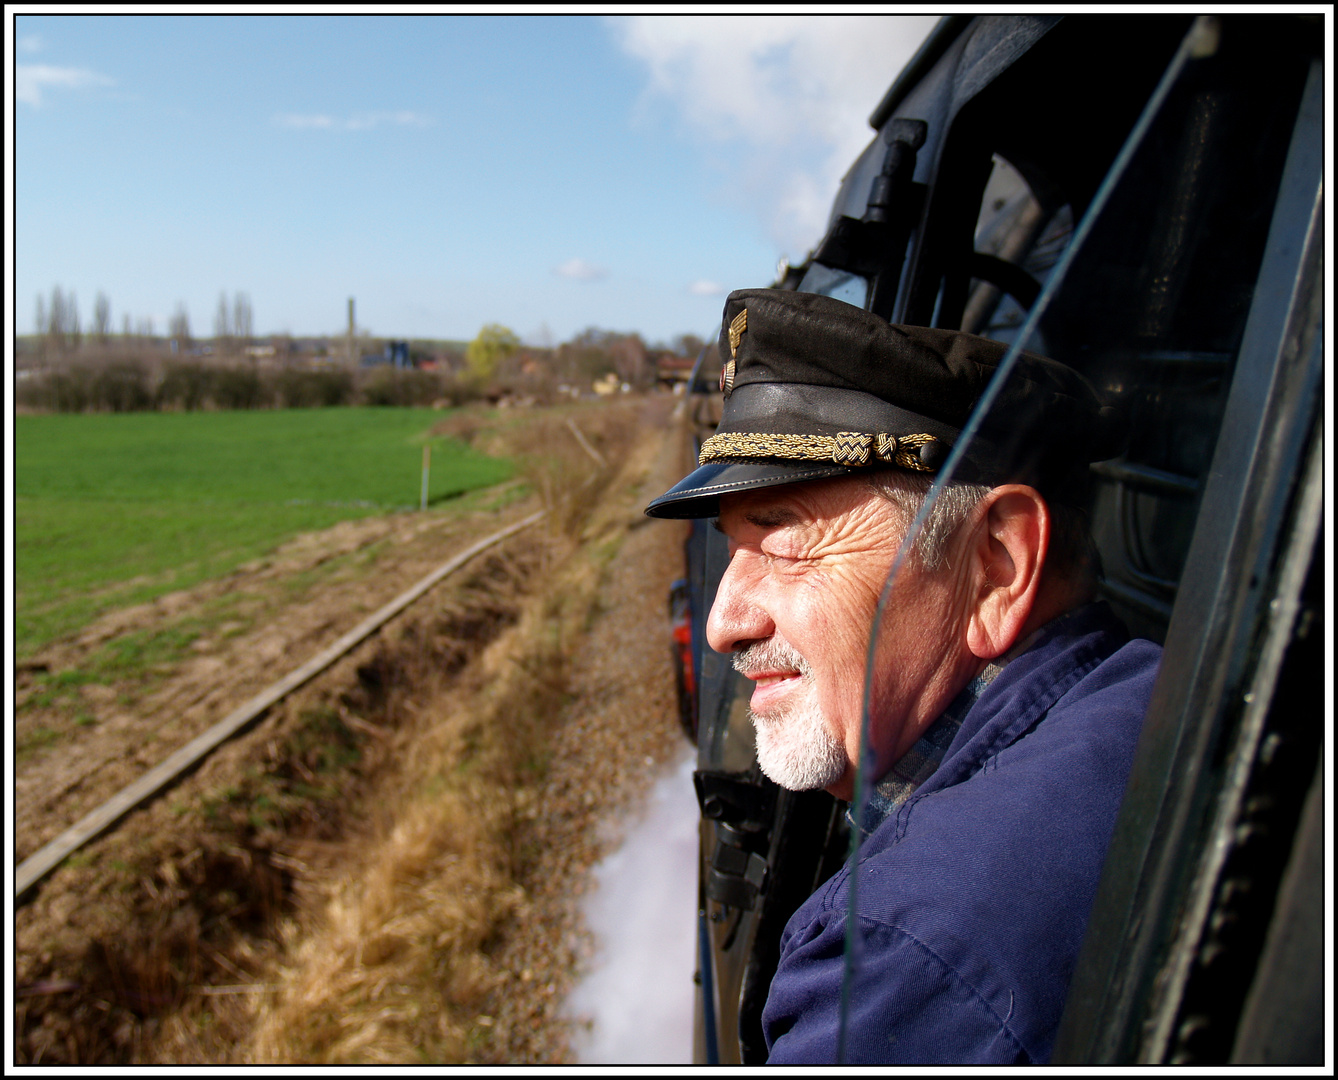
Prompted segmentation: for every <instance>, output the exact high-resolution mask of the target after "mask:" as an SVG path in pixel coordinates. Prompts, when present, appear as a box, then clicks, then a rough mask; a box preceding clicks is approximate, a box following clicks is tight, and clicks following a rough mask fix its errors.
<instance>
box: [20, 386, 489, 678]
mask: <svg viewBox="0 0 1338 1080" xmlns="http://www.w3.org/2000/svg"><path fill="white" fill-rule="evenodd" d="M442 418H443V414H442V413H440V412H434V411H433V410H431V409H393V408H341V409H292V410H278V411H242V412H215V413H200V412H195V413H124V414H98V415H51V416H18V417H15V428H14V445H15V454H14V494H15V518H14V563H15V567H14V568H15V593H16V596H15V600H16V605H15V606H16V612H15V639H16V640H15V645H16V651H17V654H18V656H19V657H20V658H22V657H24V656H27V655H30V654H31V653H32V652H34V651H35V650H37V649H39V648H40V647H41V646H43V645H44V644H46V643H47V642H49V641H51V640H53V639H54V638H57V637H60V636H63V635H65V634H68V633H70V632H72V631H73V630H76V629H78V628H79V627H80V626H82V625H83V624H85V623H86V622H88V621H89V620H91V619H93V618H95V617H96V616H97V615H98V614H100V613H101V612H103V611H106V610H108V609H110V608H112V607H118V606H121V605H124V604H131V603H141V602H143V601H145V600H149V599H152V598H153V597H155V596H159V595H162V594H163V593H166V592H169V591H172V590H174V589H181V588H188V587H190V586H191V585H194V584H196V583H198V582H200V581H203V580H205V579H207V578H210V577H214V576H217V575H219V574H223V573H226V572H227V571H229V570H231V569H233V568H234V567H236V566H238V565H239V564H241V563H243V562H245V561H247V560H248V559H253V558H255V557H257V556H259V555H262V554H264V553H265V552H267V551H269V550H271V549H273V548H274V547H275V546H276V545H278V544H279V543H281V542H282V541H283V540H285V539H287V538H288V537H290V536H292V535H294V534H295V533H298V532H303V531H307V530H310V529H322V528H326V527H328V526H330V525H333V524H334V523H336V522H338V521H341V520H344V519H347V518H357V517H366V516H368V515H370V514H379V513H384V512H386V511H388V510H395V509H414V508H416V507H417V506H418V502H419V496H420V489H421V483H422V453H423V451H422V447H423V443H424V442H425V441H427V440H428V435H427V433H428V430H429V429H430V428H431V427H432V425H433V424H435V423H437V422H439V421H440V420H441V419H442ZM431 444H432V469H431V485H430V488H429V492H428V500H429V504H430V505H431V504H434V503H439V502H441V501H442V500H444V499H449V498H450V497H452V496H454V495H458V494H460V493H462V492H465V491H470V490H473V489H476V488H481V487H487V486H489V485H492V484H496V483H499V482H500V481H502V480H505V479H506V478H507V477H509V476H510V475H511V471H512V469H511V464H510V463H509V462H506V461H502V460H498V459H496V458H490V457H487V456H485V455H483V454H479V453H476V452H474V451H472V450H470V449H469V448H467V447H465V446H463V445H461V444H459V443H456V442H452V441H451V440H447V439H436V438H434V439H432V440H431Z"/></svg>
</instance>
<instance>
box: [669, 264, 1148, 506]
mask: <svg viewBox="0 0 1338 1080" xmlns="http://www.w3.org/2000/svg"><path fill="white" fill-rule="evenodd" d="M1007 352H1008V346H1007V345H1005V344H1003V343H1001V342H998V341H992V340H990V339H988V338H982V337H977V336H975V335H973V334H965V333H962V332H960V331H956V330H942V329H934V328H930V327H923V326H901V325H897V324H893V323H889V322H887V321H886V320H884V319H881V318H879V317H878V316H877V315H874V314H872V313H870V312H868V311H865V310H864V309H862V308H857V307H854V306H853V305H850V304H847V303H844V302H842V301H840V300H833V299H832V298H831V297H826V296H818V295H816V294H814V293H800V292H791V291H788V290H780V289H742V290H739V291H737V292H733V293H730V295H729V298H728V299H727V300H726V301H725V312H724V319H723V320H722V326H721V332H720V355H721V359H722V360H723V361H724V370H723V371H722V373H721V388H722V390H723V391H724V394H725V401H724V409H723V412H722V416H721V421H720V426H719V428H718V429H717V432H716V434H715V435H714V436H712V437H711V438H710V439H708V440H707V441H706V442H705V443H704V444H703V446H702V454H701V465H700V467H699V468H698V469H697V470H696V471H694V472H693V473H691V474H690V475H689V476H688V477H687V478H686V479H684V480H682V481H680V482H679V483H678V484H676V485H675V486H674V487H673V488H671V489H670V490H669V491H668V492H666V493H665V494H663V495H661V496H660V497H659V498H658V499H655V500H654V501H653V502H652V503H651V504H650V505H649V506H648V507H647V508H646V513H647V514H649V515H651V516H652V517H669V518H686V517H712V516H714V515H716V514H718V513H719V497H720V496H721V495H722V494H726V493H729V492H735V491H746V490H750V489H753V488H760V487H770V486H774V485H777V484H790V483H799V482H805V481H811V480H819V479H825V478H828V477H834V476H843V475H847V474H850V473H855V472H867V471H868V470H870V469H876V468H900V469H904V470H908V471H911V472H918V473H922V474H925V475H932V474H933V473H934V472H936V471H937V469H938V468H939V467H940V466H941V465H942V464H943V463H944V461H946V459H947V456H948V454H949V452H950V451H951V450H952V448H953V446H954V444H955V443H956V441H957V438H958V436H959V435H960V434H961V429H962V428H963V427H964V426H965V425H966V423H967V420H968V419H969V418H970V416H971V413H972V410H973V409H974V408H975V406H976V403H977V401H978V400H979V399H980V396H981V394H982V393H984V391H985V388H986V386H987V385H988V384H989V381H990V379H991V377H992V376H993V375H994V371H995V368H996V367H997V366H998V365H999V363H1000V362H1001V361H1002V360H1003V358H1004V356H1005V355H1006V354H1007ZM1120 439H1121V431H1120V424H1119V421H1118V418H1117V416H1116V415H1115V412H1114V410H1112V409H1110V408H1107V407H1103V406H1102V403H1101V401H1100V399H1099V398H1098V396H1097V394H1096V392H1095V391H1094V390H1093V389H1092V387H1091V385H1090V384H1089V383H1088V382H1087V380H1086V379H1084V378H1083V377H1082V376H1081V375H1080V374H1079V373H1078V372H1077V371H1075V370H1074V369H1072V368H1070V367H1068V366H1067V365H1065V364H1061V363H1059V362H1057V361H1055V360H1050V359H1047V358H1046V357H1043V356H1037V355H1035V354H1033V353H1027V352H1024V353H1022V354H1021V355H1020V356H1019V357H1018V359H1017V362H1016V364H1015V365H1014V367H1013V369H1012V371H1011V373H1010V376H1009V379H1008V382H1007V384H1006V385H1005V386H1004V387H1003V389H1002V391H1001V393H1000V395H999V397H998V398H996V400H995V403H994V407H993V409H992V410H991V412H990V415H989V416H987V417H985V418H984V420H983V422H982V424H981V427H980V431H979V433H978V435H977V437H976V438H975V439H974V440H973V441H972V445H971V446H969V447H967V449H966V452H965V455H964V457H963V460H962V463H961V465H960V466H959V468H958V470H957V472H956V474H955V479H957V480H962V481H969V482H974V483H986V484H1000V483H1006V482H1010V481H1015V482H1023V483H1030V484H1033V485H1034V486H1036V487H1038V488H1039V489H1040V490H1041V491H1042V492H1043V493H1045V494H1047V495H1049V496H1051V497H1052V498H1053V497H1056V496H1059V497H1061V498H1062V497H1064V496H1065V495H1066V494H1067V493H1069V492H1071V491H1073V490H1075V488H1076V487H1077V486H1079V485H1080V483H1081V480H1082V478H1083V477H1085V475H1086V472H1087V469H1086V466H1087V463H1089V462H1091V461H1098V460H1101V459H1103V458H1107V457H1111V456H1113V455H1114V454H1115V453H1117V452H1118V450H1119V444H1120Z"/></svg>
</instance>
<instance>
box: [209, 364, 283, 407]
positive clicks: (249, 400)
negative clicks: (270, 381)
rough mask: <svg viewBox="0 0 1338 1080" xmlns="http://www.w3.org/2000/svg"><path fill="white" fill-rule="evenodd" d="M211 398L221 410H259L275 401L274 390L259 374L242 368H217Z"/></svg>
mask: <svg viewBox="0 0 1338 1080" xmlns="http://www.w3.org/2000/svg"><path fill="white" fill-rule="evenodd" d="M211 396H212V397H213V399H214V404H215V405H217V406H218V407H219V408H220V409H259V408H263V407H264V406H266V405H270V404H272V403H273V400H274V394H273V390H272V388H271V387H268V386H266V385H265V383H264V382H263V381H262V380H261V378H260V376H259V374H257V373H256V372H254V371H252V370H250V369H249V368H241V367H223V368H217V369H216V370H215V371H214V378H213V389H212V393H211Z"/></svg>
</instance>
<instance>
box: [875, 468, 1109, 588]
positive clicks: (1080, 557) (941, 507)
mask: <svg viewBox="0 0 1338 1080" xmlns="http://www.w3.org/2000/svg"><path fill="white" fill-rule="evenodd" d="M868 481H869V486H870V487H871V488H872V489H873V490H874V492H875V493H876V494H878V495H880V496H881V497H882V498H884V499H886V500H887V501H888V502H890V503H891V504H892V505H893V506H894V507H896V508H897V509H898V510H899V511H900V513H901V515H902V517H903V518H904V520H905V525H906V527H908V528H909V527H910V524H911V522H912V521H914V520H915V515H916V514H918V513H919V512H920V508H921V507H922V506H923V505H924V501H925V499H926V498H927V497H928V495H929V489H930V488H931V487H933V484H934V482H933V480H932V478H930V477H928V476H919V475H916V474H915V473H908V472H901V471H899V470H893V469H888V470H883V471H880V472H875V473H871V474H870V475H869V476H868ZM990 490H991V489H990V488H988V487H985V486H984V485H982V484H965V483H955V482H950V483H948V484H947V485H945V486H944V488H943V490H942V491H940V492H939V494H938V498H936V499H935V500H934V505H933V506H931V507H930V508H929V516H928V517H927V518H926V519H925V522H924V525H923V527H922V528H921V529H920V533H919V535H918V536H916V538H915V543H914V545H913V550H914V552H915V554H916V556H917V557H918V558H919V560H920V562H921V564H922V565H923V566H924V568H925V569H926V570H930V571H934V570H938V569H939V568H940V567H942V566H943V565H944V563H945V562H946V560H947V555H948V544H949V541H950V540H951V539H952V537H953V534H954V533H956V531H957V529H958V528H959V527H960V526H961V524H962V522H964V521H965V520H966V519H967V518H968V517H969V516H970V514H971V511H972V510H974V509H975V508H976V506H977V505H978V504H979V503H980V500H981V499H983V498H984V497H985V496H986V495H988V494H989V493H990ZM1046 505H1048V506H1049V507H1050V518H1051V523H1050V551H1049V554H1048V556H1047V558H1046V563H1047V565H1048V567H1049V568H1050V569H1052V570H1053V571H1056V572H1057V573H1059V574H1060V575H1061V576H1063V577H1067V578H1070V579H1072V580H1073V581H1074V582H1075V583H1080V584H1082V585H1084V586H1086V587H1087V588H1089V589H1094V588H1095V586H1096V581H1097V578H1099V577H1100V576H1101V553H1100V552H1099V551H1098V550H1097V547H1096V543H1095V541H1094V540H1093V539H1092V534H1091V530H1090V528H1089V526H1088V523H1087V515H1086V514H1084V513H1083V512H1082V511H1081V510H1079V509H1077V508H1076V507H1072V506H1065V505H1063V504H1061V503H1053V502H1050V501H1048V500H1047V503H1046Z"/></svg>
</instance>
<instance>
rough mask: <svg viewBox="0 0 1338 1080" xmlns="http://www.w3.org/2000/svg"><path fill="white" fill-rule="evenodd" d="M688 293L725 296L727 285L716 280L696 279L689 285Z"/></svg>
mask: <svg viewBox="0 0 1338 1080" xmlns="http://www.w3.org/2000/svg"><path fill="white" fill-rule="evenodd" d="M688 293H689V294H690V295H692V296H724V295H725V287H724V286H723V285H721V284H720V283H719V282H716V281H705V280H702V281H694V282H693V283H692V284H691V285H689V286H688Z"/></svg>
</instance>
